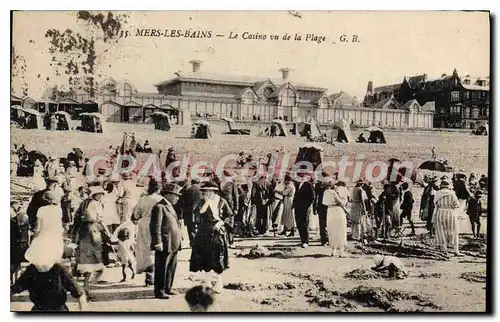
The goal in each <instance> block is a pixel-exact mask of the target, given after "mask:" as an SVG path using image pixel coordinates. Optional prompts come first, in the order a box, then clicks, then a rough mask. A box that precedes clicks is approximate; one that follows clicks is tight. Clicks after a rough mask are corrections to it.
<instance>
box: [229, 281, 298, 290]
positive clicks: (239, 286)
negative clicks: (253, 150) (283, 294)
mask: <svg viewBox="0 0 500 322" xmlns="http://www.w3.org/2000/svg"><path fill="white" fill-rule="evenodd" d="M299 286H300V285H297V284H296V283H292V282H284V283H275V284H267V285H264V284H250V283H240V282H238V283H228V284H225V285H224V288H225V289H228V290H236V291H244V292H248V291H263V290H279V291H281V290H293V289H296V288H298V287H299Z"/></svg>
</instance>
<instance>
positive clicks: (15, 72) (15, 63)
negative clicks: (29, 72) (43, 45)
mask: <svg viewBox="0 0 500 322" xmlns="http://www.w3.org/2000/svg"><path fill="white" fill-rule="evenodd" d="M26 69H27V65H26V59H25V58H24V57H23V56H22V55H20V54H18V53H17V52H16V48H15V47H14V46H12V61H11V73H12V75H11V79H10V86H11V89H14V88H15V86H16V81H17V80H19V81H20V83H21V91H22V95H23V96H24V97H26V96H28V92H29V88H28V82H27V81H26Z"/></svg>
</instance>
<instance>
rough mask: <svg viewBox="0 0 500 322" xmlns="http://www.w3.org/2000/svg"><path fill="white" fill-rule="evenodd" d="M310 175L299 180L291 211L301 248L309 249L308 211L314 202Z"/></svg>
mask: <svg viewBox="0 0 500 322" xmlns="http://www.w3.org/2000/svg"><path fill="white" fill-rule="evenodd" d="M309 178H310V173H308V174H306V176H305V177H302V178H300V182H299V183H298V184H297V189H296V192H295V196H294V199H293V209H294V210H295V222H296V223H297V229H298V231H299V235H300V243H301V246H302V248H307V247H309V211H310V210H309V209H310V208H311V207H312V204H313V202H314V198H315V195H314V187H313V185H312V184H311V182H310V181H309Z"/></svg>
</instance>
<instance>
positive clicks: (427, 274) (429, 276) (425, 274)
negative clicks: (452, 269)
mask: <svg viewBox="0 0 500 322" xmlns="http://www.w3.org/2000/svg"><path fill="white" fill-rule="evenodd" d="M442 275H443V274H441V273H422V274H420V275H418V276H417V277H418V278H441V276H442Z"/></svg>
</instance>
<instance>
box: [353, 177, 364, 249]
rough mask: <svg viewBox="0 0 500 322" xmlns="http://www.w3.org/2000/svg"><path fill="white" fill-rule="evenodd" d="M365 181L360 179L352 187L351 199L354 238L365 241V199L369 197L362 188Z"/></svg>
mask: <svg viewBox="0 0 500 322" xmlns="http://www.w3.org/2000/svg"><path fill="white" fill-rule="evenodd" d="M362 185H363V182H361V181H358V182H357V183H356V185H355V186H354V188H353V189H352V200H351V216H350V217H351V222H352V233H351V236H352V239H354V240H357V241H360V242H361V243H363V239H364V234H365V221H366V210H365V201H366V199H367V197H366V193H365V191H364V190H363V189H362V188H361V186H362Z"/></svg>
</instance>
